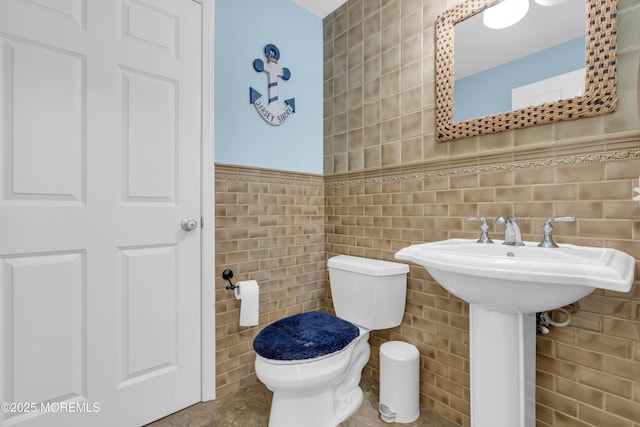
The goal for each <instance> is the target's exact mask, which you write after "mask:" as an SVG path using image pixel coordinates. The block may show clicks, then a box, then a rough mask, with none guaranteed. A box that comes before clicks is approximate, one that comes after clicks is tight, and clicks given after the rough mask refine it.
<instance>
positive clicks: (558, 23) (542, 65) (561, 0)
mask: <svg viewBox="0 0 640 427" xmlns="http://www.w3.org/2000/svg"><path fill="white" fill-rule="evenodd" d="M517 7H519V10H520V12H518V13H516V12H515V10H516V9H514V8H517ZM500 8H502V10H503V11H507V17H509V18H513V17H519V16H522V17H521V18H520V19H519V21H518V22H517V23H516V24H515V25H513V24H512V25H510V26H508V25H505V24H504V23H502V21H500V20H498V21H496V20H495V19H494V21H493V24H491V25H492V26H494V27H500V28H501V29H490V28H488V27H487V25H486V24H485V22H486V21H487V18H486V16H487V14H489V17H491V16H492V13H493V12H491V11H492V10H497V11H500V10H501V9H500ZM522 11H524V13H523V12H522ZM490 12H491V13H490ZM584 17H585V1H584V0H535V2H534V1H533V0H530V1H529V0H505V1H503V2H501V3H498V4H497V5H495V6H493V7H491V8H488V9H486V10H485V11H484V12H483V13H480V14H477V15H475V16H472V17H471V18H469V19H466V20H464V21H462V22H458V23H457V24H456V25H455V37H454V42H455V47H454V52H455V59H454V64H455V65H454V73H455V75H454V79H455V83H454V91H453V92H454V93H453V95H454V117H453V118H454V122H459V121H464V120H469V119H473V118H477V117H483V116H487V115H491V114H498V113H503V112H506V111H511V110H514V109H516V108H521V107H522V101H520V100H519V99H514V96H523V95H521V94H522V91H523V90H526V89H527V88H528V87H530V89H529V90H530V91H533V93H532V94H530V95H527V96H531V97H532V99H536V100H538V101H537V102H540V100H542V102H548V101H556V100H560V99H566V98H571V97H573V96H580V95H582V93H583V90H584V71H579V70H580V69H582V68H584V66H585V18H584ZM489 21H490V22H491V18H489ZM567 73H571V74H570V76H571V78H576V77H575V76H577V83H576V82H575V81H572V82H570V83H565V82H567V79H568V78H569V77H567V76H564V77H557V76H562V75H565V74H567ZM556 78H557V81H556ZM548 79H551V80H549V81H548V82H544V81H545V80H548ZM536 82H542V83H544V84H543V85H542V86H540V85H538V86H530V85H531V84H533V83H536ZM558 82H560V83H558ZM542 83H541V84H542ZM559 84H569V86H570V89H568V88H559V87H557V85H559ZM516 88H519V89H517V90H516V92H515V93H512V91H513V90H514V89H516ZM541 91H543V92H549V93H548V94H546V93H540V92H541ZM531 102H534V101H531Z"/></svg>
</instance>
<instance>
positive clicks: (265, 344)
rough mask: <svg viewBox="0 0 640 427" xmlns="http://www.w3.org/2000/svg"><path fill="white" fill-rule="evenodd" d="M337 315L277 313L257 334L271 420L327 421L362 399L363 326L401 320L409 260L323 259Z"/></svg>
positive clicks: (319, 425) (329, 425)
mask: <svg viewBox="0 0 640 427" xmlns="http://www.w3.org/2000/svg"><path fill="white" fill-rule="evenodd" d="M327 267H328V270H329V282H330V286H331V294H332V298H333V305H334V309H335V313H336V316H333V315H331V314H328V313H324V312H319V311H312V312H307V313H300V314H296V315H293V316H289V317H286V318H284V319H280V320H278V321H276V322H274V323H272V324H270V325H268V326H266V327H265V328H264V329H263V330H262V331H260V333H259V334H258V335H257V336H256V338H255V340H254V342H253V346H254V349H255V351H256V362H255V368H256V375H257V377H258V379H259V380H260V381H262V383H263V384H264V385H265V386H267V388H268V389H269V390H271V391H272V392H273V400H272V403H271V413H270V415H269V427H299V426H305V427H307V426H313V427H333V426H336V425H337V424H339V423H340V422H342V421H344V420H345V419H346V418H348V417H349V416H350V415H351V414H353V413H354V412H355V411H356V410H357V409H358V408H359V407H360V404H361V403H362V399H363V393H362V389H361V388H360V385H359V384H360V376H361V374H362V369H363V368H364V367H365V365H366V364H367V362H368V361H369V355H370V354H371V349H370V346H369V332H370V331H372V330H378V329H388V328H393V327H395V326H399V325H400V324H401V323H402V318H403V316H404V310H405V303H406V292H407V273H408V272H409V266H408V265H407V264H400V263H397V262H390V261H381V260H375V259H369V258H361V257H354V256H349V255H338V256H335V257H332V258H330V259H329V261H328V262H327Z"/></svg>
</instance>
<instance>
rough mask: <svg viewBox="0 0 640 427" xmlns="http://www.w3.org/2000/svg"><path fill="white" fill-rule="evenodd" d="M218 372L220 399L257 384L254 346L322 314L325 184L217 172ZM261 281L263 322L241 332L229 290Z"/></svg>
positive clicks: (281, 175) (307, 178)
mask: <svg viewBox="0 0 640 427" xmlns="http://www.w3.org/2000/svg"><path fill="white" fill-rule="evenodd" d="M215 191H216V196H215V197H216V199H215V204H216V208H215V209H216V219H215V221H216V250H215V254H216V259H215V264H216V349H217V352H216V369H217V373H216V374H217V375H216V376H217V378H216V382H217V393H218V396H221V395H223V394H226V393H229V392H232V391H236V390H237V389H238V388H240V387H241V386H243V385H246V384H250V383H254V382H255V381H256V377H255V373H254V365H253V364H254V360H255V353H254V351H253V346H252V343H253V339H254V338H255V336H256V334H257V333H258V332H259V331H260V329H261V328H263V327H264V326H265V325H267V324H269V323H271V322H273V321H275V320H278V319H280V318H282V317H285V316H288V315H291V314H295V313H300V312H305V311H311V310H319V309H323V308H324V296H325V291H324V288H325V279H326V278H325V270H326V268H325V262H324V260H325V250H324V185H323V179H322V177H321V176H313V175H304V174H295V173H288V172H278V171H271V170H260V169H251V168H243V167H238V166H227V165H216V182H215ZM227 268H229V269H231V270H232V271H233V272H234V277H233V279H232V281H233V283H236V281H239V280H249V279H252V280H257V281H258V283H259V284H260V318H259V325H258V326H256V327H240V326H239V324H238V322H239V319H240V302H239V301H236V300H235V298H234V297H233V293H232V291H230V290H226V289H225V285H226V282H225V281H224V280H223V279H222V271H223V270H225V269H227Z"/></svg>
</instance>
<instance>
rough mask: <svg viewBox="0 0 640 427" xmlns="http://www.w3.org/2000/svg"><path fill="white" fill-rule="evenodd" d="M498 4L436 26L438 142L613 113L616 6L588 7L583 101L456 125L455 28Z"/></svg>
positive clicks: (469, 9) (477, 2)
mask: <svg viewBox="0 0 640 427" xmlns="http://www.w3.org/2000/svg"><path fill="white" fill-rule="evenodd" d="M498 1H499V0H467V1H465V2H463V3H461V4H459V5H457V6H455V7H453V8H452V9H449V10H447V11H446V12H445V13H443V14H442V15H440V16H438V19H437V20H436V38H437V39H436V138H437V140H438V141H441V142H445V141H453V140H456V139H462V138H469V137H473V136H477V135H484V134H491V133H497V132H503V131H508V130H512V129H521V128H525V127H529V126H535V125H540V124H545V123H554V122H558V121H561V120H572V119H578V118H583V117H591V116H596V115H598V114H605V113H610V112H613V111H615V109H616V103H617V100H618V99H617V95H616V35H617V6H618V1H617V0H585V1H586V22H585V23H586V78H585V91H584V95H582V96H577V97H574V98H568V99H563V100H560V101H555V102H547V103H544V104H541V105H536V106H532V107H526V108H521V109H518V110H513V111H507V112H504V113H499V114H492V115H488V116H484V117H478V118H474V119H470V120H464V121H460V122H454V121H453V108H454V105H453V85H454V65H455V64H454V25H455V24H457V23H458V22H461V21H464V20H465V19H467V18H470V17H472V16H473V15H475V14H477V13H480V12H482V11H483V10H484V9H486V8H488V7H490V6H493V5H494V4H496V3H498Z"/></svg>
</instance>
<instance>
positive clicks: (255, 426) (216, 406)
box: [147, 377, 458, 427]
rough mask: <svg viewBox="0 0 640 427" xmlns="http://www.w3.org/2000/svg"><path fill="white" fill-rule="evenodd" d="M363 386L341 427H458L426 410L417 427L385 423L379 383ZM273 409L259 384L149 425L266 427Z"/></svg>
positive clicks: (369, 380)
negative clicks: (361, 395)
mask: <svg viewBox="0 0 640 427" xmlns="http://www.w3.org/2000/svg"><path fill="white" fill-rule="evenodd" d="M360 386H361V387H362V390H363V391H364V401H363V402H362V405H361V406H360V409H358V411H357V412H356V413H355V414H353V415H352V416H351V417H350V418H348V419H347V420H346V421H344V422H343V423H341V424H340V427H369V426H406V427H458V426H457V425H456V424H454V423H452V422H451V421H449V420H447V419H445V418H443V417H441V416H439V415H438V414H436V413H435V412H433V411H431V410H427V409H424V408H423V409H422V410H421V412H420V418H418V420H417V421H415V422H413V423H410V424H397V423H392V424H388V423H385V422H383V421H382V420H381V419H380V415H379V413H378V382H377V381H376V380H374V379H373V378H371V377H363V378H362V381H361V382H360ZM270 408H271V392H270V391H269V390H267V388H266V387H265V386H264V385H262V384H261V383H258V384H255V385H252V386H249V387H247V388H244V389H242V390H240V391H238V392H236V393H233V394H230V395H226V396H223V397H221V398H220V399H218V400H214V401H211V402H205V403H197V404H195V405H193V406H190V407H188V408H186V409H183V410H182V411H180V412H176V413H175V414H172V415H169V416H167V417H165V418H163V419H161V420H158V421H156V422H153V423H151V424H148V425H147V427H266V426H267V424H268V423H269V410H270Z"/></svg>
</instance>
